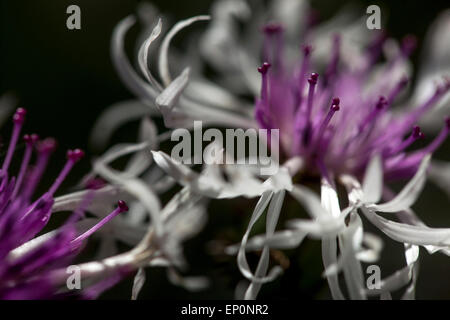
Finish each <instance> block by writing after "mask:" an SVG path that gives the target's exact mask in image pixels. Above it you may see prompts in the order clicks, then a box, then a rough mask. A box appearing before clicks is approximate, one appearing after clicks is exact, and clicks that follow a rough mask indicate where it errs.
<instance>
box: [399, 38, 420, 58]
mask: <svg viewBox="0 0 450 320" xmlns="http://www.w3.org/2000/svg"><path fill="white" fill-rule="evenodd" d="M416 47H417V37H415V36H414V35H411V34H409V35H407V36H405V37H404V38H403V40H402V53H403V55H405V56H409V55H410V54H411V53H412V52H413V51H414V49H416Z"/></svg>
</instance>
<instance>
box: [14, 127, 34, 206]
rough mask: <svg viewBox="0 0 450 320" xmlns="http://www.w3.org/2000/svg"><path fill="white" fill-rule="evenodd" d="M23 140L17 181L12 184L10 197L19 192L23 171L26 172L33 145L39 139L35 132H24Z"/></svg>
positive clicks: (23, 175)
mask: <svg viewBox="0 0 450 320" xmlns="http://www.w3.org/2000/svg"><path fill="white" fill-rule="evenodd" d="M23 140H25V144H26V148H25V153H24V155H23V158H22V163H21V165H20V170H19V175H18V177H17V182H16V185H15V186H14V191H13V194H12V196H11V198H12V199H15V198H16V196H17V193H18V192H19V190H20V187H21V186H22V182H23V178H24V177H25V173H26V172H27V169H28V165H29V164H30V159H31V154H32V152H33V147H34V145H35V144H36V142H37V141H38V140H39V136H38V135H37V134H32V135H28V134H26V135H25V136H24V137H23Z"/></svg>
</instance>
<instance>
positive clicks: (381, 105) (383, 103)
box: [358, 96, 388, 134]
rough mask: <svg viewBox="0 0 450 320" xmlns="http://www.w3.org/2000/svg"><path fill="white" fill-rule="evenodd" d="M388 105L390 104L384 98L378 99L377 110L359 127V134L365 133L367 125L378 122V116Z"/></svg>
mask: <svg viewBox="0 0 450 320" xmlns="http://www.w3.org/2000/svg"><path fill="white" fill-rule="evenodd" d="M387 105H388V102H387V100H386V98H385V97H383V96H380V97H379V98H378V101H377V103H376V104H375V108H374V109H373V110H372V111H371V112H370V113H369V114H368V115H367V117H366V118H365V119H364V120H363V121H362V122H361V124H360V125H359V133H361V132H362V131H364V129H365V128H366V126H367V124H369V123H371V122H374V121H375V120H376V118H377V116H378V114H379V113H380V111H382V110H383V109H384V107H385V106H387ZM359 133H358V134H359Z"/></svg>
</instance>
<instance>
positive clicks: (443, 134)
mask: <svg viewBox="0 0 450 320" xmlns="http://www.w3.org/2000/svg"><path fill="white" fill-rule="evenodd" d="M449 131H450V118H449V117H446V118H445V126H444V127H443V128H442V130H441V132H439V135H438V136H437V137H436V138H435V139H434V140H433V142H431V143H430V144H429V145H428V146H427V147H425V148H424V149H423V152H424V153H431V152H434V151H435V150H436V149H437V148H439V146H440V145H441V144H442V143H443V142H444V141H445V139H446V138H447V136H448V133H449Z"/></svg>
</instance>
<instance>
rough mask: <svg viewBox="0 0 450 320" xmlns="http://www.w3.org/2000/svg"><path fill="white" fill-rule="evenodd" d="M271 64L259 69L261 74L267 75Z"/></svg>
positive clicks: (263, 65)
mask: <svg viewBox="0 0 450 320" xmlns="http://www.w3.org/2000/svg"><path fill="white" fill-rule="evenodd" d="M270 66H271V64H270V63H268V62H264V63H263V64H262V65H261V67H258V72H259V73H261V74H266V73H267V70H269V68H270Z"/></svg>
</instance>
